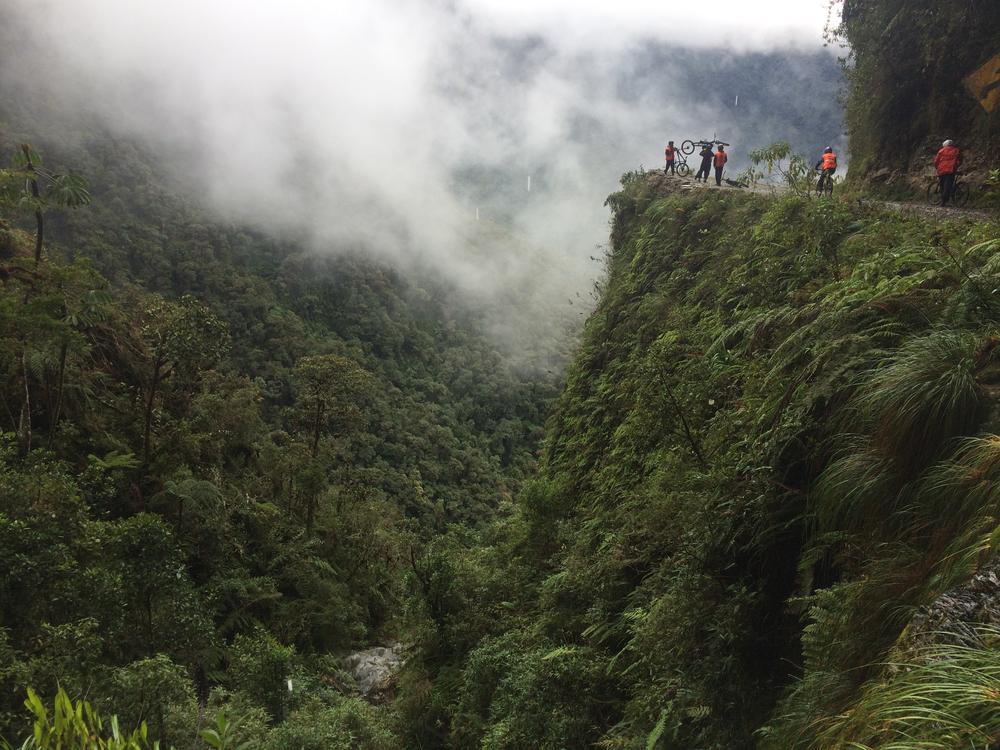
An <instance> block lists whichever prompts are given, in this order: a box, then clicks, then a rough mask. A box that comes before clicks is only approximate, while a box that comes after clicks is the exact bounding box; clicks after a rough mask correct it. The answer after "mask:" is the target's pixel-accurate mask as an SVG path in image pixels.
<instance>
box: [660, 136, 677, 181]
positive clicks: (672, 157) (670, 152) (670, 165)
mask: <svg viewBox="0 0 1000 750" xmlns="http://www.w3.org/2000/svg"><path fill="white" fill-rule="evenodd" d="M663 153H664V155H665V156H666V158H667V168H666V169H664V170H663V174H671V173H673V174H675V175H676V174H677V168H676V167H675V166H674V164H675V163H676V161H677V149H676V148H675V147H674V142H673V141H670V143H668V144H667V148H666V150H665V151H664V152H663Z"/></svg>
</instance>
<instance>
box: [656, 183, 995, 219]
mask: <svg viewBox="0 0 1000 750" xmlns="http://www.w3.org/2000/svg"><path fill="white" fill-rule="evenodd" d="M650 183H651V184H653V186H654V187H655V188H657V189H658V190H662V191H663V192H675V191H677V190H678V189H679V190H681V191H688V190H723V191H727V192H730V191H739V192H743V193H754V194H756V195H770V196H778V195H784V194H785V193H788V192H789V189H788V188H787V187H785V186H783V185H754V186H753V187H738V186H736V185H734V184H732V183H726V182H723V184H722V186H721V187H718V186H716V184H715V178H714V177H712V178H710V179H709V181H708V182H707V183H704V182H697V181H695V180H694V179H692V178H690V177H673V176H670V177H668V176H666V175H664V174H663V173H662V172H651V173H650ZM857 201H858V204H859V205H860V206H862V207H863V206H881V207H883V208H887V209H889V210H891V211H898V212H900V213H907V214H917V215H920V216H926V217H929V218H935V219H940V220H942V221H943V220H946V219H959V218H962V219H971V220H973V221H991V220H994V219H997V218H1000V217H997V216H996V215H995V214H992V213H990V212H989V211H983V210H981V209H975V208H951V207H947V208H946V207H942V206H931V205H928V204H927V203H919V202H914V203H906V202H902V201H880V200H871V199H868V198H858V199H857Z"/></svg>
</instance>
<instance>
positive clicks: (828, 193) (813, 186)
mask: <svg viewBox="0 0 1000 750" xmlns="http://www.w3.org/2000/svg"><path fill="white" fill-rule="evenodd" d="M816 174H818V175H822V174H823V170H822V168H821V169H817V170H816ZM809 195H810V196H813V195H815V196H816V197H817V198H819V197H826V198H832V197H833V175H832V174H831V175H830V176H828V177H827V178H826V179H825V180H823V189H822V190H820V189H819V180H816V181H815V182H811V183H810V185H809Z"/></svg>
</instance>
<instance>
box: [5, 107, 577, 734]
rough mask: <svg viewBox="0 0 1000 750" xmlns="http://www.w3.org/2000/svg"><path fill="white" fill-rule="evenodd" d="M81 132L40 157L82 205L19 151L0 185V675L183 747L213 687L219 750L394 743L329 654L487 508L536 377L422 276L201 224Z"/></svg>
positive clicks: (534, 425)
mask: <svg viewBox="0 0 1000 750" xmlns="http://www.w3.org/2000/svg"><path fill="white" fill-rule="evenodd" d="M13 132H16V131H15V130H14V129H8V128H7V127H6V123H5V128H4V131H3V133H0V147H2V148H4V149H5V150H10V149H13V148H16V144H14V143H10V142H8V141H7V140H6V139H7V138H9V137H10V136H11V134H12V133H13ZM79 140H80V142H81V143H84V144H85V145H77V146H74V147H73V149H72V150H71V151H67V150H66V149H65V148H64V147H63V146H61V144H59V143H51V142H50V143H47V144H46V156H47V157H49V158H52V159H53V161H54V163H57V162H59V161H60V158H65V159H66V160H67V161H70V162H71V163H73V164H74V165H78V166H80V167H81V168H82V169H83V171H86V172H87V174H88V175H89V176H90V177H91V185H92V186H93V198H94V202H93V204H92V206H91V208H90V210H88V211H86V212H54V211H53V212H52V215H51V216H49V214H48V210H49V209H50V208H52V207H55V206H56V205H57V204H58V205H75V204H81V205H82V204H83V203H84V202H86V199H87V196H88V195H89V193H84V192H82V191H83V190H84V188H85V185H84V183H82V182H81V181H79V180H78V178H76V177H71V176H65V177H60V176H59V175H60V172H56V171H53V172H47V171H43V170H42V167H41V162H40V160H39V159H38V158H37V154H35V153H34V152H31V153H30V154H29V158H30V166H29V165H28V163H27V162H23V163H19V164H18V165H16V166H15V167H14V168H12V169H10V170H3V171H2V172H0V189H2V190H3V191H4V192H3V195H4V196H5V197H4V199H2V200H0V215H2V217H3V218H2V219H0V282H2V283H0V599H2V600H3V601H4V602H17V603H18V604H17V606H16V607H4V608H0V609H2V611H0V680H2V681H3V683H4V684H5V685H11V686H25V685H29V684H31V685H34V686H36V687H37V689H38V690H39V691H41V692H44V693H45V694H54V693H55V691H56V690H57V688H58V687H60V686H63V687H65V689H66V690H67V691H69V693H70V694H73V695H87V696H88V698H89V700H91V701H92V702H93V704H94V706H96V707H97V708H98V709H100V710H102V711H103V710H105V709H109V710H110V711H114V712H116V713H117V714H118V715H120V716H121V717H122V720H123V722H128V723H129V724H130V725H133V726H138V724H139V723H141V722H145V725H146V726H147V727H148V730H147V732H148V737H149V739H150V740H151V741H154V740H155V741H158V742H160V743H161V744H162V745H163V746H167V745H168V744H169V745H175V746H177V747H183V748H185V750H186V749H187V748H189V747H192V742H195V740H194V739H193V738H195V737H197V734H198V732H199V731H200V729H203V728H204V727H203V726H201V716H200V714H201V712H202V711H203V710H204V708H203V707H204V704H205V702H206V700H209V701H210V702H211V701H213V700H214V699H213V698H211V696H213V695H219V694H220V693H221V691H223V688H225V689H227V690H228V691H229V692H226V693H225V699H224V700H223V701H222V702H221V703H218V702H217V703H218V705H217V707H218V708H219V709H220V710H225V711H226V712H227V715H229V716H240V717H244V718H243V719H241V722H240V727H241V728H240V731H239V732H237V734H238V735H239V736H238V738H237V740H238V742H239V743H244V742H251V743H252V746H253V747H259V748H264V747H270V746H271V745H268V744H267V743H268V742H269V741H270V740H269V739H268V734H269V732H271V731H272V730H274V731H275V732H276V734H275V737H276V738H277V739H275V740H274V742H275V743H276V744H275V745H273V746H274V747H286V746H287V745H284V744H282V743H284V742H285V739H287V741H288V742H295V741H300V740H301V742H303V743H306V744H311V745H315V746H325V747H329V746H336V744H334V745H329V744H327V745H323V743H324V742H335V743H341V746H344V747H353V746H355V745H354V744H352V743H353V742H354V740H353V739H351V738H361V739H358V741H360V742H369V743H370V746H372V747H382V746H385V747H390V746H392V741H391V736H392V731H391V728H390V724H391V722H390V721H389V719H388V718H387V717H386V716H384V715H381V714H379V715H376V713H375V712H374V711H373V710H371V709H369V708H367V707H365V706H363V705H362V704H361V703H360V702H359V701H357V700H354V699H349V698H346V697H345V695H346V694H349V693H350V692H351V687H350V686H351V679H350V678H349V677H346V676H345V675H343V674H342V673H341V672H340V671H339V670H340V667H339V666H338V662H337V659H336V658H334V657H333V656H330V654H334V655H336V654H342V653H344V652H345V651H347V650H349V649H352V648H354V647H356V646H359V645H362V644H364V643H370V642H371V641H373V640H378V641H383V640H385V639H387V638H393V637H398V632H399V629H400V628H401V627H402V626H403V625H402V618H400V617H399V616H398V615H399V612H400V610H401V609H402V608H403V606H404V591H403V589H404V576H405V573H406V571H407V570H409V569H410V568H411V567H412V565H411V558H412V557H413V556H417V555H419V554H420V552H421V550H422V549H423V548H424V546H425V545H426V544H427V543H428V541H429V540H430V539H431V538H432V537H433V536H434V535H435V534H437V533H438V532H440V531H443V530H444V529H445V528H446V527H447V526H448V525H449V524H451V523H454V522H456V521H461V522H463V523H466V524H468V525H469V526H476V525H478V524H486V523H488V522H489V519H491V518H493V517H494V516H495V515H496V514H497V513H498V509H499V508H500V507H501V506H504V505H505V506H507V507H508V508H509V506H510V505H511V498H512V497H513V495H514V494H515V492H516V490H517V488H518V487H519V485H520V483H521V481H522V480H523V479H524V478H525V477H526V476H527V475H528V473H529V472H530V471H531V470H532V469H533V467H534V463H535V458H534V450H535V447H536V446H537V443H538V441H539V439H540V425H541V421H542V418H543V415H544V412H545V409H546V405H547V403H548V402H549V400H550V399H551V397H552V396H553V395H554V394H555V389H556V382H557V378H558V375H547V374H541V373H540V372H538V371H537V370H530V371H529V370H526V369H522V368H518V367H514V366H513V365H512V364H511V363H510V361H509V360H507V359H505V358H504V357H502V356H501V355H500V354H499V353H498V352H497V351H496V345H495V342H493V341H492V340H491V339H489V338H487V337H486V336H485V335H484V333H483V331H484V330H485V329H486V327H487V325H486V323H487V321H486V319H485V317H484V315H483V313H482V311H481V310H479V309H477V308H475V307H472V306H471V305H466V304H465V303H463V302H462V301H461V300H460V299H457V296H456V294H455V290H454V289H451V288H450V287H448V285H447V284H446V283H444V282H443V281H441V280H440V279H435V278H433V277H432V275H431V274H430V273H429V272H426V271H420V270H419V269H418V270H416V271H415V272H414V273H413V275H412V276H409V275H408V276H403V275H401V274H399V273H396V272H394V271H392V270H391V269H388V268H385V267H383V266H380V265H378V264H376V263H373V262H369V261H366V260H363V259H361V258H358V257H354V256H351V255H349V254H341V255H336V257H326V256H324V257H316V256H314V255H312V254H307V253H306V252H305V251H303V250H302V249H301V248H299V247H297V246H295V245H293V244H283V243H279V242H276V241H274V240H273V239H271V238H268V237H265V236H263V235H260V234H255V233H252V232H248V231H244V230H241V229H238V228H234V227H232V226H225V225H221V224H214V223H211V222H210V221H209V220H208V219H207V217H206V215H205V214H204V213H203V212H202V211H201V210H200V209H199V208H198V207H197V206H193V205H189V204H186V203H185V202H183V201H182V200H180V199H178V198H177V196H176V195H173V194H171V193H169V192H168V191H166V190H165V189H164V187H163V184H164V183H165V182H166V180H164V179H163V178H162V177H161V176H160V175H158V174H157V173H156V172H155V171H154V170H153V169H151V168H150V166H149V165H148V163H147V158H146V157H145V156H144V155H142V154H140V153H139V152H137V151H135V150H134V149H130V148H129V147H127V146H125V145H124V144H121V143H119V144H117V145H114V144H113V143H112V142H111V141H110V140H108V139H103V138H101V137H97V136H94V137H91V136H90V135H88V137H87V138H85V139H79ZM29 169H33V170H34V171H33V172H31V174H28V173H27V172H26V170H29ZM63 172H65V170H63ZM66 174H67V175H68V174H69V173H68V172H67V173H66ZM48 177H51V178H52V179H51V180H49V179H48ZM26 180H27V181H26ZM31 180H34V181H35V182H37V183H38V186H39V195H38V196H35V195H33V194H31V191H32V186H31V182H30V181H31ZM25 191H28V192H27V193H26V192H25ZM29 194H30V195H29ZM26 195H27V196H28V197H27V198H26V197H25V196H26ZM43 203H44V205H43ZM22 209H23V211H22ZM41 211H45V222H44V229H45V237H46V247H47V248H48V257H49V259H50V260H49V262H46V263H40V264H36V263H34V262H33V258H32V254H31V247H32V240H33V239H37V238H36V237H35V235H34V234H33V232H32V230H35V231H37V230H38V228H39V227H40V226H42V225H41V224H38V225H37V226H36V225H35V224H34V223H33V222H32V219H37V217H35V216H34V215H33V214H35V213H36V212H41ZM22 214H24V215H23V216H22ZM8 220H9V221H8ZM37 247H38V245H37V243H36V248H37ZM330 255H331V256H332V255H333V254H332V253H331V254H330ZM536 346H537V345H535V344H532V345H531V346H530V347H529V349H531V351H528V352H527V353H526V357H527V356H536V355H538V354H539V352H538V351H534V350H533V349H532V347H536ZM545 346H547V345H545ZM545 354H546V357H548V355H549V354H553V357H554V358H555V359H557V358H558V356H561V355H559V354H556V353H553V352H551V351H548V350H547V351H546V352H545ZM552 369H553V370H558V369H559V368H558V367H553V368H552ZM289 679H294V682H295V684H296V685H300V684H305V685H310V686H312V687H311V688H310V691H311V694H313V695H322V696H323V697H324V700H326V702H327V704H328V706H329V707H331V708H330V710H329V711H326V710H325V709H321V708H320V707H318V706H308V705H306V702H305V701H304V700H303V698H300V697H299V696H298V695H296V694H292V693H290V692H289V690H288V688H287V681H288V680H289ZM332 686H336V688H334V687H332ZM16 696H17V693H16V692H13V691H11V690H5V691H3V692H2V694H0V735H3V734H6V735H7V736H19V735H21V734H22V733H23V732H22V730H23V726H24V722H23V719H22V717H21V714H20V709H19V705H18V701H19V699H18V698H17V697H16ZM340 699H343V700H342V702H338V701H340ZM334 706H335V708H334ZM293 714H294V715H296V716H297V717H298V718H296V719H295V721H296V722H297V725H296V726H295V727H294V728H292V727H289V728H288V729H287V732H286V733H285V734H282V732H283V731H284V730H282V726H283V724H284V722H287V721H288V720H289V717H290V716H291V715H293ZM282 720H284V722H283V721H282ZM269 722H270V723H273V726H270V725H269ZM219 731H221V730H219ZM283 738H284V739H283ZM288 738H290V739H288ZM366 738H367V739H366ZM227 742H228V740H227Z"/></svg>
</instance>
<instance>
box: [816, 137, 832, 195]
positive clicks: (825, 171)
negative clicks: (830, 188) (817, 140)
mask: <svg viewBox="0 0 1000 750" xmlns="http://www.w3.org/2000/svg"><path fill="white" fill-rule="evenodd" d="M814 169H816V171H818V172H820V175H819V183H818V184H817V185H816V192H817V193H822V192H823V186H824V185H825V184H826V181H827V180H830V181H831V182H832V181H833V175H834V173H835V172H836V171H837V155H836V154H835V153H834V152H833V148H832V147H830V146H827V147H826V148H825V149H823V156H821V157H820V160H819V161H818V162H816V166H815V167H814ZM820 170H822V171H820Z"/></svg>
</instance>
